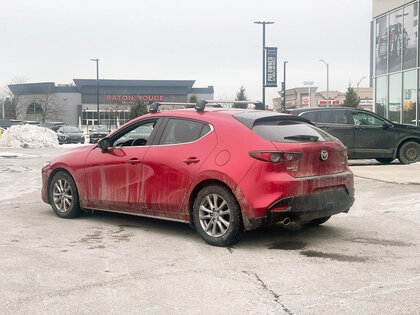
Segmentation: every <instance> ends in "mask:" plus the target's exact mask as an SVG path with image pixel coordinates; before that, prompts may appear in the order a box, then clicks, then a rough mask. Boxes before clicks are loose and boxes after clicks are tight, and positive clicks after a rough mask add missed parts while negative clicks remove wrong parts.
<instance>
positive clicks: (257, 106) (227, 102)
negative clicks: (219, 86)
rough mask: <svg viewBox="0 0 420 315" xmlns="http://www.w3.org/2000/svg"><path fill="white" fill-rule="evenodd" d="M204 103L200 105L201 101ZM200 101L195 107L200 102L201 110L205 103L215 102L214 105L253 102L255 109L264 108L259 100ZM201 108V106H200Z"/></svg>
mask: <svg viewBox="0 0 420 315" xmlns="http://www.w3.org/2000/svg"><path fill="white" fill-rule="evenodd" d="M200 102H201V103H204V105H202V104H201V103H200ZM200 102H197V105H196V109H197V107H198V104H199V103H200V105H201V106H202V108H203V110H204V108H205V105H207V104H209V105H210V104H215V105H222V104H254V105H255V109H262V110H264V109H265V108H264V105H263V103H261V102H260V101H218V100H200ZM200 109H201V107H200ZM197 110H198V109H197Z"/></svg>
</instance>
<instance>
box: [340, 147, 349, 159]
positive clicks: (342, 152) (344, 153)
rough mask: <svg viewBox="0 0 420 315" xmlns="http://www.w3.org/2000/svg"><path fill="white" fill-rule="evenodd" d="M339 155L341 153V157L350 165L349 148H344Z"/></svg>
mask: <svg viewBox="0 0 420 315" xmlns="http://www.w3.org/2000/svg"><path fill="white" fill-rule="evenodd" d="M338 153H340V156H341V157H343V158H344V159H345V161H346V163H348V155H347V148H346V147H344V148H342V149H341V150H340V151H338Z"/></svg>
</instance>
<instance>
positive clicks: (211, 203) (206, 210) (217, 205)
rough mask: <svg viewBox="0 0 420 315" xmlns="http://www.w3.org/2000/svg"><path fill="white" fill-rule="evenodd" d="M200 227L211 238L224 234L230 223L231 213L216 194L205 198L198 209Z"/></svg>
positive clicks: (224, 201)
mask: <svg viewBox="0 0 420 315" xmlns="http://www.w3.org/2000/svg"><path fill="white" fill-rule="evenodd" d="M199 220H200V224H201V227H202V228H203V230H204V231H205V232H206V233H207V235H209V236H211V237H221V236H223V235H224V234H226V231H227V230H228V229H229V226H230V223H231V211H230V209H229V206H228V204H227V202H226V200H225V199H224V198H223V197H222V196H220V195H218V194H209V195H207V196H205V197H204V198H203V199H202V201H201V203H200V208H199Z"/></svg>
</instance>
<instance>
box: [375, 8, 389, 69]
mask: <svg viewBox="0 0 420 315" xmlns="http://www.w3.org/2000/svg"><path fill="white" fill-rule="evenodd" d="M375 34H376V45H375V46H376V48H375V49H376V53H375V69H376V71H375V73H376V75H381V74H385V73H386V61H387V58H388V48H387V47H388V46H387V42H388V35H387V34H388V29H387V17H386V16H383V17H381V18H379V19H377V20H376V27H375Z"/></svg>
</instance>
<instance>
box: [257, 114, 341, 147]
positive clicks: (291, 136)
mask: <svg viewBox="0 0 420 315" xmlns="http://www.w3.org/2000/svg"><path fill="white" fill-rule="evenodd" d="M252 130H253V131H254V132H255V133H256V134H257V135H259V136H260V137H261V138H263V139H266V140H269V141H273V142H316V141H333V140H335V138H334V137H333V136H331V135H329V134H328V133H326V132H324V131H322V130H321V129H319V128H317V127H315V126H312V125H309V124H307V123H305V122H301V121H293V120H290V119H288V120H283V121H282V120H277V121H270V122H268V123H267V122H264V123H262V124H256V125H254V127H252Z"/></svg>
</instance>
